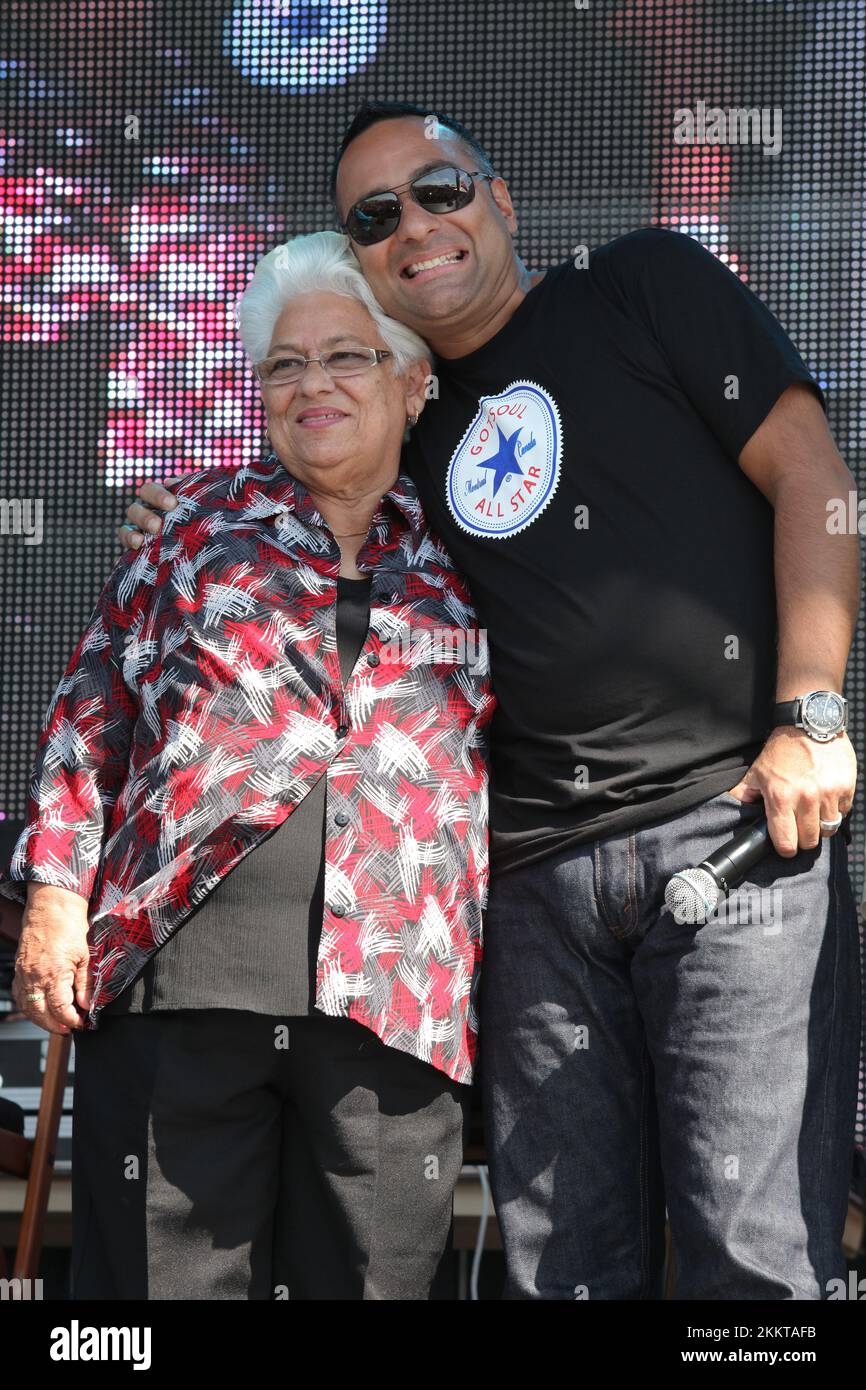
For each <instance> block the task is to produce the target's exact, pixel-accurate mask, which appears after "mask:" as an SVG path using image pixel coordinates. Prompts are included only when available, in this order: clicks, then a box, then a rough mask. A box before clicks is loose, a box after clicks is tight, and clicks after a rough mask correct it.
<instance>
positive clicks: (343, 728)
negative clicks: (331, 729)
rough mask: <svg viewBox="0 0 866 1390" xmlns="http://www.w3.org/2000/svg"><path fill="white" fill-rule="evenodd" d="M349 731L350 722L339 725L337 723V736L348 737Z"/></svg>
mask: <svg viewBox="0 0 866 1390" xmlns="http://www.w3.org/2000/svg"><path fill="white" fill-rule="evenodd" d="M348 732H349V726H348V724H338V725H337V738H345V737H346V734H347V733H348Z"/></svg>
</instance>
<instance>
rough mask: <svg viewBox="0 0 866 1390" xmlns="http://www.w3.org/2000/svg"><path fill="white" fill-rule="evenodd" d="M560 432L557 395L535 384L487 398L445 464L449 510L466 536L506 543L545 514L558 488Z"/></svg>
mask: <svg viewBox="0 0 866 1390" xmlns="http://www.w3.org/2000/svg"><path fill="white" fill-rule="evenodd" d="M561 441H562V427H561V425H560V420H559V410H558V409H557V406H556V402H555V401H554V399H553V397H552V396H551V395H549V393H548V392H547V391H545V389H544V387H543V386H538V385H537V384H536V383H535V382H533V381H515V382H512V384H511V385H510V386H508V387H506V389H505V390H504V391H502V392H500V394H499V395H498V396H482V398H481V400H480V401H479V403H478V414H477V415H476V416H475V419H474V420H473V421H472V423H471V425H470V426H469V428H468V430H467V431H466V433H465V434H464V436H463V438H462V439H461V441H460V443H459V444H458V445H457V448H456V449H455V450H454V453H453V455H452V457H451V462H450V463H449V465H448V476H447V482H446V489H447V497H448V506H449V508H450V510H451V513H452V515H453V517H454V520H455V521H456V522H457V524H458V526H460V527H461V528H462V529H463V530H464V531H469V532H470V533H471V534H472V535H473V536H488V537H490V538H492V539H494V540H501V539H504V538H506V537H507V536H514V535H516V534H517V532H518V531H523V530H524V529H525V527H527V526H529V524H530V523H531V522H533V521H534V520H535V518H536V517H537V516H539V515H540V514H541V512H543V511H544V508H545V507H546V506H547V504H548V502H549V501H550V499H551V497H552V496H553V494H554V492H555V491H556V486H557V483H558V482H559V469H560V458H561V452H562V443H561Z"/></svg>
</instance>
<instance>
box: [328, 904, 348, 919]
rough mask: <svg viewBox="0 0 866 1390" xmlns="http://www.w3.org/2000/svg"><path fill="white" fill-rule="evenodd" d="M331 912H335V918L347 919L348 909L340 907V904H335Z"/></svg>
mask: <svg viewBox="0 0 866 1390" xmlns="http://www.w3.org/2000/svg"><path fill="white" fill-rule="evenodd" d="M331 911H332V912H333V914H334V916H335V917H345V915H346V909H345V908H344V907H340V904H339V903H335V904H333V905H332V907H331Z"/></svg>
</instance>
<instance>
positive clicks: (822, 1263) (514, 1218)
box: [128, 103, 860, 1299]
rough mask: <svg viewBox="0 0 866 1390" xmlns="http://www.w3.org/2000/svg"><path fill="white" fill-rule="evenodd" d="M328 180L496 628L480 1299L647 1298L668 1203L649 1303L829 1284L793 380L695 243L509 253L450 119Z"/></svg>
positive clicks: (835, 799) (825, 839)
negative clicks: (486, 1212) (408, 342)
mask: <svg viewBox="0 0 866 1390" xmlns="http://www.w3.org/2000/svg"><path fill="white" fill-rule="evenodd" d="M445 171H448V172H447V173H446V172H445ZM455 171H456V172H455ZM335 196H336V202H337V209H338V214H339V218H340V223H341V225H342V226H343V227H344V229H345V230H346V231H347V232H348V234H349V236H350V237H351V238H352V243H353V249H354V251H355V254H356V255H357V257H358V260H359V262H360V264H361V266H362V268H363V270H364V272H365V274H366V276H367V278H368V280H369V282H370V284H371V286H372V288H373V290H374V292H375V294H376V297H377V298H378V300H379V302H380V303H381V304H382V306H383V307H384V308H385V310H386V311H387V312H388V313H390V314H391V315H392V316H393V317H395V318H397V319H400V320H402V321H403V322H405V323H407V324H409V325H410V326H411V327H412V328H414V329H415V330H416V331H417V332H419V333H421V334H422V335H423V336H424V337H425V338H426V339H427V340H428V342H429V343H430V344H431V346H432V348H433V350H434V352H435V362H434V368H435V376H434V387H435V389H434V390H433V392H432V395H433V398H432V399H431V400H430V401H429V404H428V407H427V409H426V410H425V411H424V413H423V416H422V418H421V420H420V421H419V423H418V425H417V426H416V428H415V430H414V431H413V434H412V437H411V441H410V443H409V445H408V448H407V454H406V464H407V467H408V469H409V470H410V471H411V472H412V474H413V476H414V478H415V480H416V482H417V485H418V487H419V490H420V492H421V496H422V499H423V501H424V504H425V508H426V510H427V515H428V520H429V521H430V523H431V525H432V526H433V528H434V529H435V530H437V531H438V532H440V534H441V535H442V537H443V538H444V540H445V542H446V544H447V546H448V548H449V549H450V551H451V553H452V555H453V556H454V558H455V560H456V561H457V563H458V565H459V566H460V568H461V569H462V570H463V571H464V573H465V575H466V577H467V579H468V582H469V585H470V588H471V590H472V593H473V597H474V600H475V604H476V607H477V610H478V612H479V615H480V618H481V623H482V625H483V626H484V627H485V628H486V629H487V635H488V641H489V645H490V652H491V661H492V670H493V677H494V683H495V687H496V693H497V697H498V710H497V714H496V716H495V721H494V726H493V738H492V758H493V781H492V804H491V836H492V866H493V870H494V874H493V878H492V882H491V891H490V900H489V903H488V910H487V915H486V918H485V966H484V977H483V984H482V1076H483V1087H484V1099H485V1111H486V1129H487V1139H488V1148H489V1157H490V1167H491V1178H492V1184H493V1191H494V1198H495V1203H496V1210H497V1216H498V1219H499V1223H500V1227H501V1230H502V1234H503V1240H504V1246H505V1253H506V1259H507V1266H508V1287H507V1296H508V1297H511V1298H570V1299H573V1298H582V1297H589V1298H593V1299H598V1298H603V1299H604V1298H611V1299H615V1298H647V1297H658V1296H659V1294H660V1281H661V1271H662V1263H663V1228H664V1215H665V1208H666V1207H667V1210H668V1213H669V1215H670V1219H671V1226H672V1231H673V1237H674V1244H675V1249H676V1251H677V1256H678V1269H677V1294H678V1296H679V1297H681V1298H689V1299H696V1298H717V1299H735V1298H748V1299H753V1298H754V1299H777V1298H778V1299H785V1298H807V1299H818V1298H823V1297H827V1295H828V1292H829V1284H830V1281H831V1280H833V1279H834V1278H837V1277H844V1274H845V1264H844V1260H843V1258H842V1254H841V1243H840V1242H841V1233H842V1227H843V1224H844V1217H845V1210H846V1201H847V1188H848V1180H849V1175H850V1163H851V1156H852V1141H853V1130H854V1113H855V1105H856V1087H857V1060H858V1041H859V1026H858V1025H859V1018H860V995H859V961H858V941H857V925H856V915H855V909H854V903H853V896H852V892H851V885H850V881H849V877H848V870H847V856H846V847H845V838H843V837H840V836H839V835H837V834H836V833H835V832H836V831H837V830H838V828H839V826H840V824H842V825H843V833H844V835H845V836H848V837H849V832H848V826H847V823H846V822H845V821H843V818H845V817H847V816H848V813H849V812H850V808H851V804H852V800H853V794H854V788H855V779H856V759H855V756H854V751H853V749H852V747H851V744H850V741H849V739H848V736H847V733H846V732H845V714H846V707H845V702H844V699H843V697H842V696H841V694H840V691H841V687H842V684H843V679H844V673H845V666H846V662H847V657H848V651H849V647H850V643H851V639H852V634H853V630H854V624H855V620H856V615H857V608H858V556H857V541H856V537H854V536H850V535H844V534H834V533H833V531H832V529H831V528H828V526H827V504H828V502H829V501H830V500H831V499H835V498H847V496H848V493H849V491H850V490H852V489H853V488H854V486H855V485H854V482H853V479H852V477H851V474H850V473H849V471H848V470H847V468H846V467H845V465H844V463H843V462H842V460H841V459H840V457H839V455H838V452H837V451H836V449H835V446H834V444H833V441H832V438H831V436H830V433H829V431H828V429H827V425H826V421H825V418H824V415H823V412H822V406H823V397H822V395H821V392H820V390H819V389H818V387H817V386H816V384H815V383H814V381H813V380H812V378H811V376H810V374H809V372H808V371H807V369H806V367H805V366H804V364H803V362H802V360H801V359H800V357H799V356H798V354H797V352H796V350H795V349H794V348H793V346H792V345H791V343H790V341H789V340H788V338H787V337H786V336H785V334H784V332H783V331H782V329H781V328H780V326H779V325H778V323H777V322H776V321H775V320H774V319H773V317H772V316H771V315H770V314H769V313H768V311H767V310H766V309H765V308H764V307H763V305H762V304H761V303H760V302H759V301H758V300H757V299H756V298H755V296H754V295H753V294H752V293H751V292H750V291H749V290H748V289H747V288H746V287H745V286H744V285H743V284H742V283H741V282H740V281H739V280H738V279H737V277H736V276H735V275H733V274H732V273H731V272H730V271H729V270H728V269H726V268H725V267H724V266H723V265H722V264H721V263H720V262H719V261H717V260H716V259H715V258H714V257H713V256H711V255H710V254H709V252H707V251H705V250H704V249H703V248H702V247H701V246H700V245H699V244H698V243H696V242H694V241H692V240H691V239H689V238H688V237H685V236H681V235H679V234H677V233H674V232H669V231H665V230H662V229H657V228H654V229H647V230H644V231H639V232H635V233H632V234H631V235H629V236H625V237H621V238H619V239H618V240H616V241H614V242H612V243H611V244H609V245H608V246H605V247H602V248H600V249H599V250H597V251H595V252H594V253H593V254H592V255H591V256H590V257H589V260H588V264H587V265H585V266H584V265H583V263H582V262H581V261H579V260H578V262H577V263H572V262H571V261H568V262H565V263H564V264H563V265H560V266H558V267H555V268H553V269H550V270H548V271H547V272H546V273H544V272H536V273H534V274H530V273H529V272H527V271H526V269H525V267H524V266H523V265H522V263H521V261H520V260H519V259H518V258H517V257H516V255H515V254H514V248H513V241H512V238H513V236H514V233H515V231H516V226H517V224H516V219H515V216H514V211H513V207H512V204H511V200H510V197H509V193H508V189H507V186H506V184H505V182H504V181H503V180H502V179H501V178H500V177H498V176H496V175H495V174H494V171H493V169H492V166H491V165H490V162H489V160H488V159H487V156H486V155H485V153H484V151H483V149H482V148H481V146H479V144H478V142H477V141H476V140H475V139H474V137H472V136H471V135H470V134H469V132H468V131H466V130H465V128H464V127H462V125H460V123H458V122H456V121H453V120H452V119H450V118H446V117H444V116H441V117H439V119H438V120H436V119H435V117H434V116H433V115H432V113H428V112H426V111H425V110H423V109H421V108H411V107H409V108H407V107H405V106H400V105H395V106H388V105H387V104H383V103H374V104H372V105H369V106H367V107H366V108H362V110H361V112H360V113H359V115H358V116H357V117H356V119H355V121H354V122H353V124H352V126H351V127H350V128H349V130H348V131H347V133H346V136H345V137H344V140H343V144H342V148H341V151H340V156H339V158H338V162H337V165H336V166H335ZM327 390H328V384H327V382H326V380H324V379H323V380H322V391H323V393H326V392H327ZM143 496H145V497H146V498H147V500H154V501H157V500H158V498H159V490H158V489H156V488H155V487H154V488H151V489H146V490H145V491H144V493H143ZM128 515H129V516H130V519H131V520H133V521H136V522H140V521H143V520H144V519H145V517H146V516H147V513H146V511H145V510H144V509H143V508H141V507H139V506H134V507H133V508H131V509H130V511H129V513H128ZM814 692H818V693H817V694H816V693H814ZM806 696H810V698H809V699H808V700H806V699H805V697H806ZM762 813H766V815H767V819H768V824H769V831H770V836H771V839H772V842H773V847H774V851H773V853H771V854H770V855H769V856H768V857H767V858H765V859H764V860H763V861H762V862H761V863H760V864H759V865H758V866H757V867H756V868H754V869H753V870H751V871H750V873H749V876H748V878H747V880H746V882H745V884H744V885H743V887H742V888H741V889H740V890H739V892H738V893H736V894H733V895H732V899H731V903H732V906H733V904H734V902H736V905H737V909H738V910H737V911H734V912H731V911H729V912H728V914H727V915H725V914H723V913H719V914H718V915H717V916H714V917H712V918H711V919H710V921H709V922H707V924H706V925H705V926H702V927H695V926H694V925H691V926H690V925H688V924H687V923H683V922H680V921H678V920H677V919H676V918H675V917H674V916H673V915H672V914H671V912H670V911H668V909H667V908H666V907H665V905H664V890H665V885H666V883H667V880H668V879H669V878H670V876H671V874H672V873H674V872H675V871H677V870H679V869H682V868H685V867H687V866H689V865H692V864H697V863H700V862H701V860H703V859H705V858H706V856H707V855H708V854H709V853H710V852H712V851H713V850H715V849H717V848H718V847H719V846H721V845H722V844H723V843H725V842H726V841H727V840H729V839H731V838H732V837H733V836H734V835H735V834H736V833H738V831H739V830H741V829H742V828H743V827H744V826H747V825H749V824H751V823H753V822H754V821H756V820H757V819H759V818H760V816H761V814H762Z"/></svg>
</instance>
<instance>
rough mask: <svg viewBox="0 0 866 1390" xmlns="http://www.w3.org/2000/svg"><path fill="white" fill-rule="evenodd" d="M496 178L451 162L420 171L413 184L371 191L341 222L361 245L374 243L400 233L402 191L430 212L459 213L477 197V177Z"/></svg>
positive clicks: (345, 230)
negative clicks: (462, 167) (456, 165)
mask: <svg viewBox="0 0 866 1390" xmlns="http://www.w3.org/2000/svg"><path fill="white" fill-rule="evenodd" d="M495 177H496V175H495V174H482V173H481V171H480V169H475V170H474V171H473V172H472V173H471V174H470V173H467V172H466V170H465V169H458V168H456V167H454V166H450V165H447V166H444V167H443V168H441V169H432V170H431V171H430V172H429V173H427V174H419V176H418V178H416V179H413V180H412V182H411V183H406V184H402V185H401V187H400V188H392V189H390V190H389V191H387V192H385V193H371V194H370V196H369V198H362V199H361V200H360V202H358V203H355V204H354V205H353V206H352V207H351V208H350V209H349V212H348V214H347V217H346V220H345V222H343V223H342V224H341V227H342V230H343V231H344V232H346V233H347V235H348V236H350V237H351V238H352V240H353V241H355V242H357V243H358V245H359V246H374V245H375V244H376V242H377V241H384V240H385V239H386V237H389V236H391V235H392V234H393V233H394V232H396V230H397V228H398V227H399V225H400V218H401V217H402V215H403V204H402V203H401V202H400V199H399V198H398V197H397V194H398V193H404V192H405V191H406V189H408V190H409V192H410V193H411V194H412V197H413V198H414V199H415V202H416V203H417V204H418V206H419V207H422V208H424V209H425V211H427V212H435V213H437V214H441V213H446V212H457V211H458V210H459V209H460V208H465V207H468V206H469V204H470V203H471V202H472V199H473V198H474V197H475V184H474V183H473V179H475V178H482V179H492V178H495Z"/></svg>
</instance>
